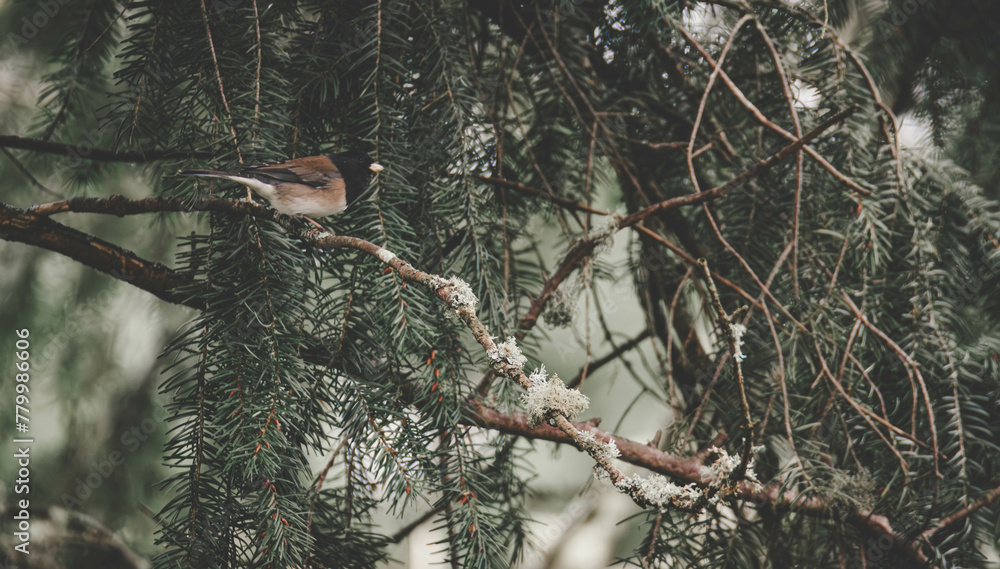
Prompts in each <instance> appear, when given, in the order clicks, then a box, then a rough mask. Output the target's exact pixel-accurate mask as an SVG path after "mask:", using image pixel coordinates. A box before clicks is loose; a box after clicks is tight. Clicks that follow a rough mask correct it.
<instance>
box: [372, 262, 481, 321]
mask: <svg viewBox="0 0 1000 569" xmlns="http://www.w3.org/2000/svg"><path fill="white" fill-rule="evenodd" d="M386 253H389V252H388V251H386ZM389 255H392V253H389ZM393 256H394V257H395V255H393ZM379 258H380V259H381V258H382V257H381V254H380V256H379ZM382 260H383V261H385V259H382ZM386 262H388V261H386ZM424 282H425V283H426V284H428V285H429V286H430V287H431V288H433V289H434V290H441V289H442V288H444V287H446V286H447V287H451V292H450V293H449V294H448V302H449V303H451V307H452V308H454V309H456V310H457V309H459V308H461V307H463V306H465V307H467V308H470V309H472V310H475V309H476V305H478V304H479V299H478V298H476V293H474V292H472V287H471V286H469V283H467V282H465V281H463V280H462V279H460V278H458V277H451V278H450V279H443V278H441V277H439V276H437V275H431V276H430V277H428V278H427V279H425V280H424Z"/></svg>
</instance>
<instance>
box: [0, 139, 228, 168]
mask: <svg viewBox="0 0 1000 569" xmlns="http://www.w3.org/2000/svg"><path fill="white" fill-rule="evenodd" d="M0 147H3V148H16V149H19V150H30V151H32V152H41V153H43V154H62V155H63V156H65V157H67V158H79V159H81V160H92V161H94V162H137V163H142V162H155V161H157V160H169V159H173V158H211V157H212V154H211V153H208V152H181V151H179V150H132V151H117V150H109V149H106V148H93V147H92V146H91V144H90V142H89V141H86V140H80V141H77V142H75V143H73V144H70V143H66V142H52V141H48V140H41V139H37V138H25V137H22V136H11V135H0Z"/></svg>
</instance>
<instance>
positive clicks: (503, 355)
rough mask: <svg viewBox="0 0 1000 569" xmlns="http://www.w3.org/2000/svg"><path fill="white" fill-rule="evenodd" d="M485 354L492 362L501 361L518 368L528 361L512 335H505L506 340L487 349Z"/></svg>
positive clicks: (522, 367) (521, 367)
mask: <svg viewBox="0 0 1000 569" xmlns="http://www.w3.org/2000/svg"><path fill="white" fill-rule="evenodd" d="M491 339H493V340H495V338H491ZM486 356H487V357H489V358H490V360H492V361H493V362H494V363H503V364H506V365H508V366H510V367H513V368H517V369H518V370H520V369H524V364H526V363H528V358H527V357H525V355H524V354H523V353H522V352H521V348H519V347H517V339H516V338H514V337H513V336H507V341H506V342H501V343H499V344H496V348H493V349H491V350H489V351H487V352H486ZM542 369H543V370H544V369H545V367H544V366H543V367H542ZM532 377H534V376H532Z"/></svg>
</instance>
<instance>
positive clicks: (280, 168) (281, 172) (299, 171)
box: [242, 156, 343, 188]
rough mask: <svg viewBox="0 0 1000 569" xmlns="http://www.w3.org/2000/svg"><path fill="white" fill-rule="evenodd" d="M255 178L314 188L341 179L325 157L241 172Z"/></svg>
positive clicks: (290, 161)
mask: <svg viewBox="0 0 1000 569" xmlns="http://www.w3.org/2000/svg"><path fill="white" fill-rule="evenodd" d="M242 174H243V175H250V176H254V177H256V178H270V179H271V180H274V181H275V182H279V183H280V182H285V183H293V184H303V185H306V186H312V187H314V188H322V187H325V186H327V185H328V184H329V183H330V182H331V181H332V180H336V179H340V178H343V176H341V174H340V170H338V169H337V166H335V165H334V164H333V162H331V161H330V159H329V158H327V157H326V156H308V157H305V158H295V159H294V160H289V161H287V162H282V163H281V164H268V165H265V166H253V167H251V168H247V169H245V170H244V171H243V172H242Z"/></svg>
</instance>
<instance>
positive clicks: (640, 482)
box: [615, 474, 703, 508]
mask: <svg viewBox="0 0 1000 569" xmlns="http://www.w3.org/2000/svg"><path fill="white" fill-rule="evenodd" d="M615 488H618V490H620V491H622V492H625V493H628V492H629V491H630V490H632V489H633V488H634V489H636V490H638V492H639V494H641V495H642V496H644V497H645V498H646V500H648V501H649V502H650V503H651V504H653V505H654V506H657V507H659V508H665V507H667V506H669V505H674V506H678V507H680V508H693V507H694V506H695V504H697V503H698V501H699V500H701V498H702V495H703V494H702V490H701V489H700V488H698V485H697V484H695V483H693V482H692V483H691V484H688V485H686V486H679V485H677V484H674V483H673V482H671V481H670V480H667V478H666V477H664V476H661V475H659V474H652V475H650V476H649V477H646V478H643V477H641V476H628V477H625V478H623V479H621V480H619V481H618V483H617V484H615Z"/></svg>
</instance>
